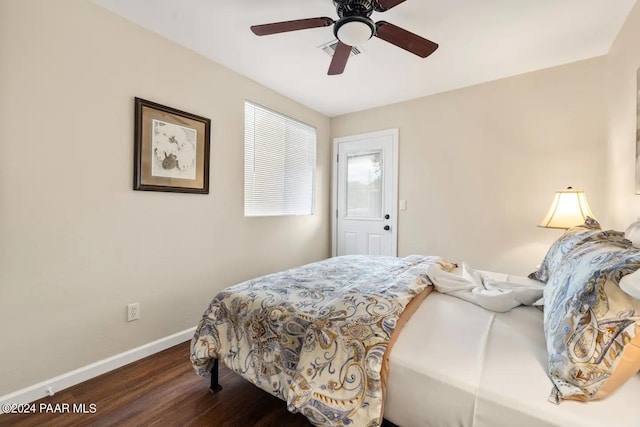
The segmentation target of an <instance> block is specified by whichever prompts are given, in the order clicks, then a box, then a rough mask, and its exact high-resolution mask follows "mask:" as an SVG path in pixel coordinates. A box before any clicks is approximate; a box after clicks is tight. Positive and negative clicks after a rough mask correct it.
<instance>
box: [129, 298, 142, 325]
mask: <svg viewBox="0 0 640 427" xmlns="http://www.w3.org/2000/svg"><path fill="white" fill-rule="evenodd" d="M139 318H140V303H139V302H134V303H133V304H128V305H127V322H131V321H132V320H138V319H139Z"/></svg>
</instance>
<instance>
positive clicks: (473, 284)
mask: <svg viewBox="0 0 640 427" xmlns="http://www.w3.org/2000/svg"><path fill="white" fill-rule="evenodd" d="M427 276H429V279H431V281H432V282H433V284H434V286H435V288H436V290H437V291H438V292H441V293H443V294H449V295H451V296H454V297H458V298H461V299H463V300H465V301H469V302H472V303H474V304H476V305H479V306H480V307H483V308H486V309H487V310H491V311H496V312H505V311H509V310H511V309H512V308H514V307H517V306H519V305H534V304H535V305H539V300H540V298H542V291H543V289H544V285H543V284H541V283H537V282H536V281H534V280H528V279H527V280H521V281H518V282H516V281H498V280H495V279H493V278H491V277H489V276H488V275H486V274H483V273H481V272H479V271H476V270H474V269H472V268H471V267H469V266H468V265H467V264H466V263H464V262H463V263H462V268H456V269H455V270H453V271H452V272H446V271H444V270H443V269H442V268H440V266H439V265H438V264H434V265H432V266H431V267H430V268H429V270H428V271H427Z"/></svg>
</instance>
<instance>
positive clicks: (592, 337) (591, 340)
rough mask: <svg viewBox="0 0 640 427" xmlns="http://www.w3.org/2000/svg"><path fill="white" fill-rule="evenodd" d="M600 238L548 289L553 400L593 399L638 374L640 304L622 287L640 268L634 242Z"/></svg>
mask: <svg viewBox="0 0 640 427" xmlns="http://www.w3.org/2000/svg"><path fill="white" fill-rule="evenodd" d="M619 234H620V233H618V234H616V235H615V236H616V238H613V239H611V238H609V237H610V236H600V238H593V239H592V240H591V241H588V242H583V243H582V244H580V245H579V246H576V247H574V249H572V250H570V251H569V252H568V253H567V254H566V256H565V258H564V260H563V262H562V263H561V264H560V265H559V266H558V267H557V268H556V269H555V270H554V271H553V272H552V273H551V277H550V278H549V280H548V281H547V285H546V286H545V290H544V302H545V309H544V332H545V339H546V342H547V351H548V353H549V376H550V377H551V380H552V381H553V383H554V386H555V387H554V392H553V393H552V396H554V397H556V398H557V399H558V400H560V399H572V400H591V399H599V398H602V397H605V396H607V395H609V394H611V393H612V392H613V391H614V390H615V389H616V388H618V387H619V386H621V385H622V384H623V383H624V382H626V381H627V380H628V379H629V378H631V377H632V376H634V375H635V374H636V373H637V372H638V370H640V300H638V299H635V298H633V297H630V296H629V295H627V294H626V293H625V292H623V291H622V290H621V289H620V287H619V285H618V284H619V282H620V279H621V278H622V277H623V276H625V275H627V274H631V273H633V272H634V271H636V270H638V269H640V250H639V249H637V248H634V247H633V246H632V245H631V242H630V241H628V240H626V239H620V238H619Z"/></svg>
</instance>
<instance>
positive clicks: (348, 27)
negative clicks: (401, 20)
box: [251, 0, 438, 75]
mask: <svg viewBox="0 0 640 427" xmlns="http://www.w3.org/2000/svg"><path fill="white" fill-rule="evenodd" d="M404 1H405V0H333V4H334V5H335V7H336V12H337V14H338V17H339V18H340V19H338V20H337V21H334V20H333V19H331V18H328V17H326V16H325V17H321V18H307V19H297V20H294V21H284V22H274V23H272V24H263V25H253V26H252V27H251V31H253V33H254V34H255V35H258V36H266V35H270V34H277V33H286V32H289V31H297V30H306V29H309V28H318V27H328V26H329V25H333V34H334V35H335V37H336V38H337V39H338V45H337V46H336V50H335V53H334V54H333V59H332V60H331V65H330V66H329V72H328V74H329V75H335V74H342V72H343V71H344V69H345V67H346V66H347V60H348V59H349V54H350V53H351V47H352V46H359V45H361V44H362V43H364V42H366V41H367V40H369V39H370V38H371V37H374V36H375V37H378V38H379V39H382V40H384V41H386V42H388V43H391V44H393V45H396V46H398V47H400V48H402V49H404V50H406V51H408V52H411V53H413V54H415V55H418V56H419V57H421V58H426V57H427V56H429V55H431V54H432V53H433V52H435V50H436V49H437V48H438V44H437V43H434V42H432V41H430V40H427V39H425V38H423V37H420V36H419V35H417V34H414V33H412V32H409V31H407V30H405V29H403V28H400V27H397V26H395V25H393V24H390V23H388V22H387V21H378V22H374V21H373V20H372V19H371V18H370V16H371V14H372V13H373V12H374V11H375V12H386V11H387V10H389V9H391V8H392V7H395V6H397V5H399V4H400V3H403V2H404Z"/></svg>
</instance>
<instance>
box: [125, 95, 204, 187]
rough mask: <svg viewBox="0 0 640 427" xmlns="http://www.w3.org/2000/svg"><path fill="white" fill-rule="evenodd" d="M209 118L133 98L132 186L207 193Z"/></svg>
mask: <svg viewBox="0 0 640 427" xmlns="http://www.w3.org/2000/svg"><path fill="white" fill-rule="evenodd" d="M210 132H211V120H210V119H207V118H205V117H201V116H197V115H195V114H191V113H187V112H185V111H180V110H176V109H175V108H171V107H167V106H164V105H160V104H156V103H155V102H151V101H147V100H144V99H141V98H135V136H134V155H133V162H134V164H133V189H134V190H144V191H165V192H166V191H170V192H177V193H201V194H208V193H209V138H210Z"/></svg>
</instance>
